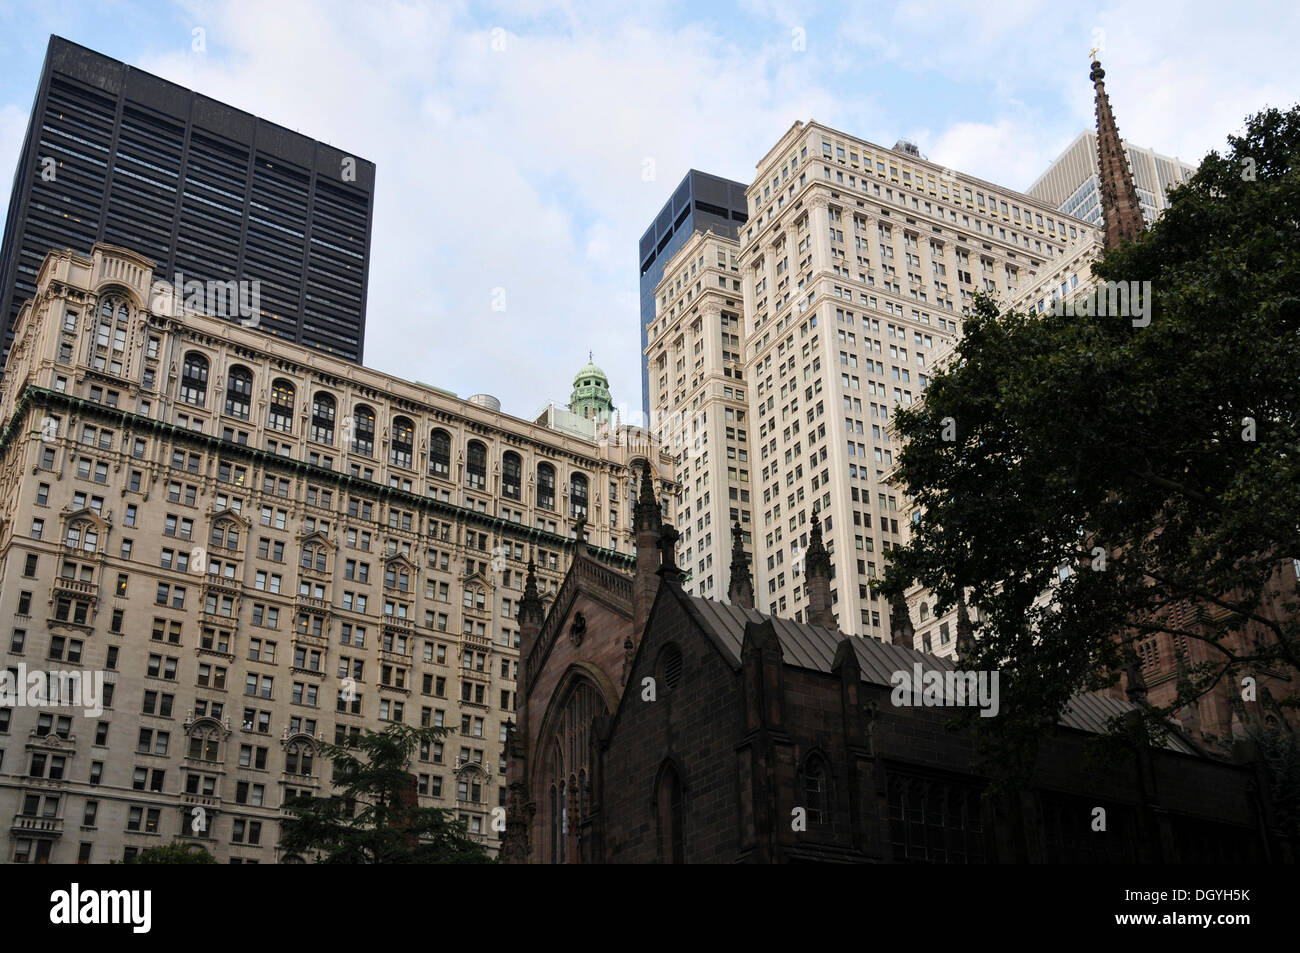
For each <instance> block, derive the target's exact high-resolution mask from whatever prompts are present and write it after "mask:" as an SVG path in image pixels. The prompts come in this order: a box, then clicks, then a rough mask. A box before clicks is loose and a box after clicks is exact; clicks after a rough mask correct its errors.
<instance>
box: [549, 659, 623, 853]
mask: <svg viewBox="0 0 1300 953" xmlns="http://www.w3.org/2000/svg"><path fill="white" fill-rule="evenodd" d="M608 714H609V707H608V706H607V705H606V704H605V700H604V696H602V695H601V694H600V691H599V690H598V689H597V688H596V687H595V685H593V684H592V683H591V682H589V681H586V680H585V679H584V680H580V681H578V682H577V683H576V684H574V685H573V687H572V689H570V690H569V691H568V693H567V695H566V696H565V698H564V703H563V705H562V706H561V707H560V708H559V710H558V711H556V712H555V713H554V715H553V716H548V722H547V724H548V725H550V726H553V728H554V734H553V735H551V740H550V742H549V744H550V755H549V758H548V760H547V763H546V768H545V774H544V775H543V779H544V780H545V781H547V783H548V787H549V792H550V794H549V796H550V803H549V808H550V817H549V818H548V819H547V820H548V821H549V823H550V827H551V852H550V854H549V856H548V857H547V859H548V860H550V862H551V863H556V864H564V863H569V862H571V861H577V860H578V858H577V857H570V855H569V836H570V833H571V832H573V831H574V830H575V827H574V825H578V826H577V828H576V830H581V824H582V819H583V818H584V817H585V816H587V814H588V813H589V812H590V810H591V807H592V805H591V794H590V788H589V787H588V781H587V779H588V778H590V776H591V771H590V767H591V765H590V760H591V745H592V724H593V722H594V721H595V720H596V719H597V718H601V717H604V716H607V715H608ZM547 730H548V732H549V730H550V729H547Z"/></svg>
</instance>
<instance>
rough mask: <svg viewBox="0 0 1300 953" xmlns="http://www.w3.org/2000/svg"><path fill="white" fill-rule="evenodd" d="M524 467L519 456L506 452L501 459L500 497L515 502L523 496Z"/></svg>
mask: <svg viewBox="0 0 1300 953" xmlns="http://www.w3.org/2000/svg"><path fill="white" fill-rule="evenodd" d="M523 478H524V465H523V461H521V460H520V459H519V454H517V453H515V452H514V451H513V450H509V451H506V453H505V454H504V455H502V457H501V495H502V496H508V497H510V499H512V500H517V499H519V498H520V497H521V496H522V495H523Z"/></svg>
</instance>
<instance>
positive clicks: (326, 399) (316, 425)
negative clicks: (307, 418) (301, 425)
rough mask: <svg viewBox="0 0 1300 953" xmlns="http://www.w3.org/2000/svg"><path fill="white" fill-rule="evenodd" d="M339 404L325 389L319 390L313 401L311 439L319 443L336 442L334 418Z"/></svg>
mask: <svg viewBox="0 0 1300 953" xmlns="http://www.w3.org/2000/svg"><path fill="white" fill-rule="evenodd" d="M337 410H338V404H337V403H335V401H334V398H333V397H332V396H330V395H329V394H327V393H325V392H324V391H317V392H316V396H315V397H313V398H312V401H311V439H312V440H314V441H316V442H317V443H328V444H333V443H334V418H335V415H336V414H337Z"/></svg>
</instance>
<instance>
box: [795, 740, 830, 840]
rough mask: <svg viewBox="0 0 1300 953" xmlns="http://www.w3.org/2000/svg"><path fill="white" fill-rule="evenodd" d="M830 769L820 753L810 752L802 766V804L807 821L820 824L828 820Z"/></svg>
mask: <svg viewBox="0 0 1300 953" xmlns="http://www.w3.org/2000/svg"><path fill="white" fill-rule="evenodd" d="M830 778H831V775H830V771H829V770H828V769H827V767H826V762H825V761H824V760H823V759H822V757H821V756H820V755H817V754H811V755H809V756H808V760H807V761H805V762H804V766H803V785H802V788H803V790H802V794H803V806H804V808H805V809H806V810H807V812H808V823H809V824H816V825H822V824H826V823H828V822H829V821H830V816H831V815H830Z"/></svg>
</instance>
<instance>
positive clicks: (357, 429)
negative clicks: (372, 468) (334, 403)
mask: <svg viewBox="0 0 1300 953" xmlns="http://www.w3.org/2000/svg"><path fill="white" fill-rule="evenodd" d="M352 452H353V453H359V454H361V455H362V456H363V457H373V456H374V455H375V412H374V411H373V410H371V409H370V408H369V407H367V406H366V405H365V404H358V405H357V407H356V409H355V410H354V411H353V412H352Z"/></svg>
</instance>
